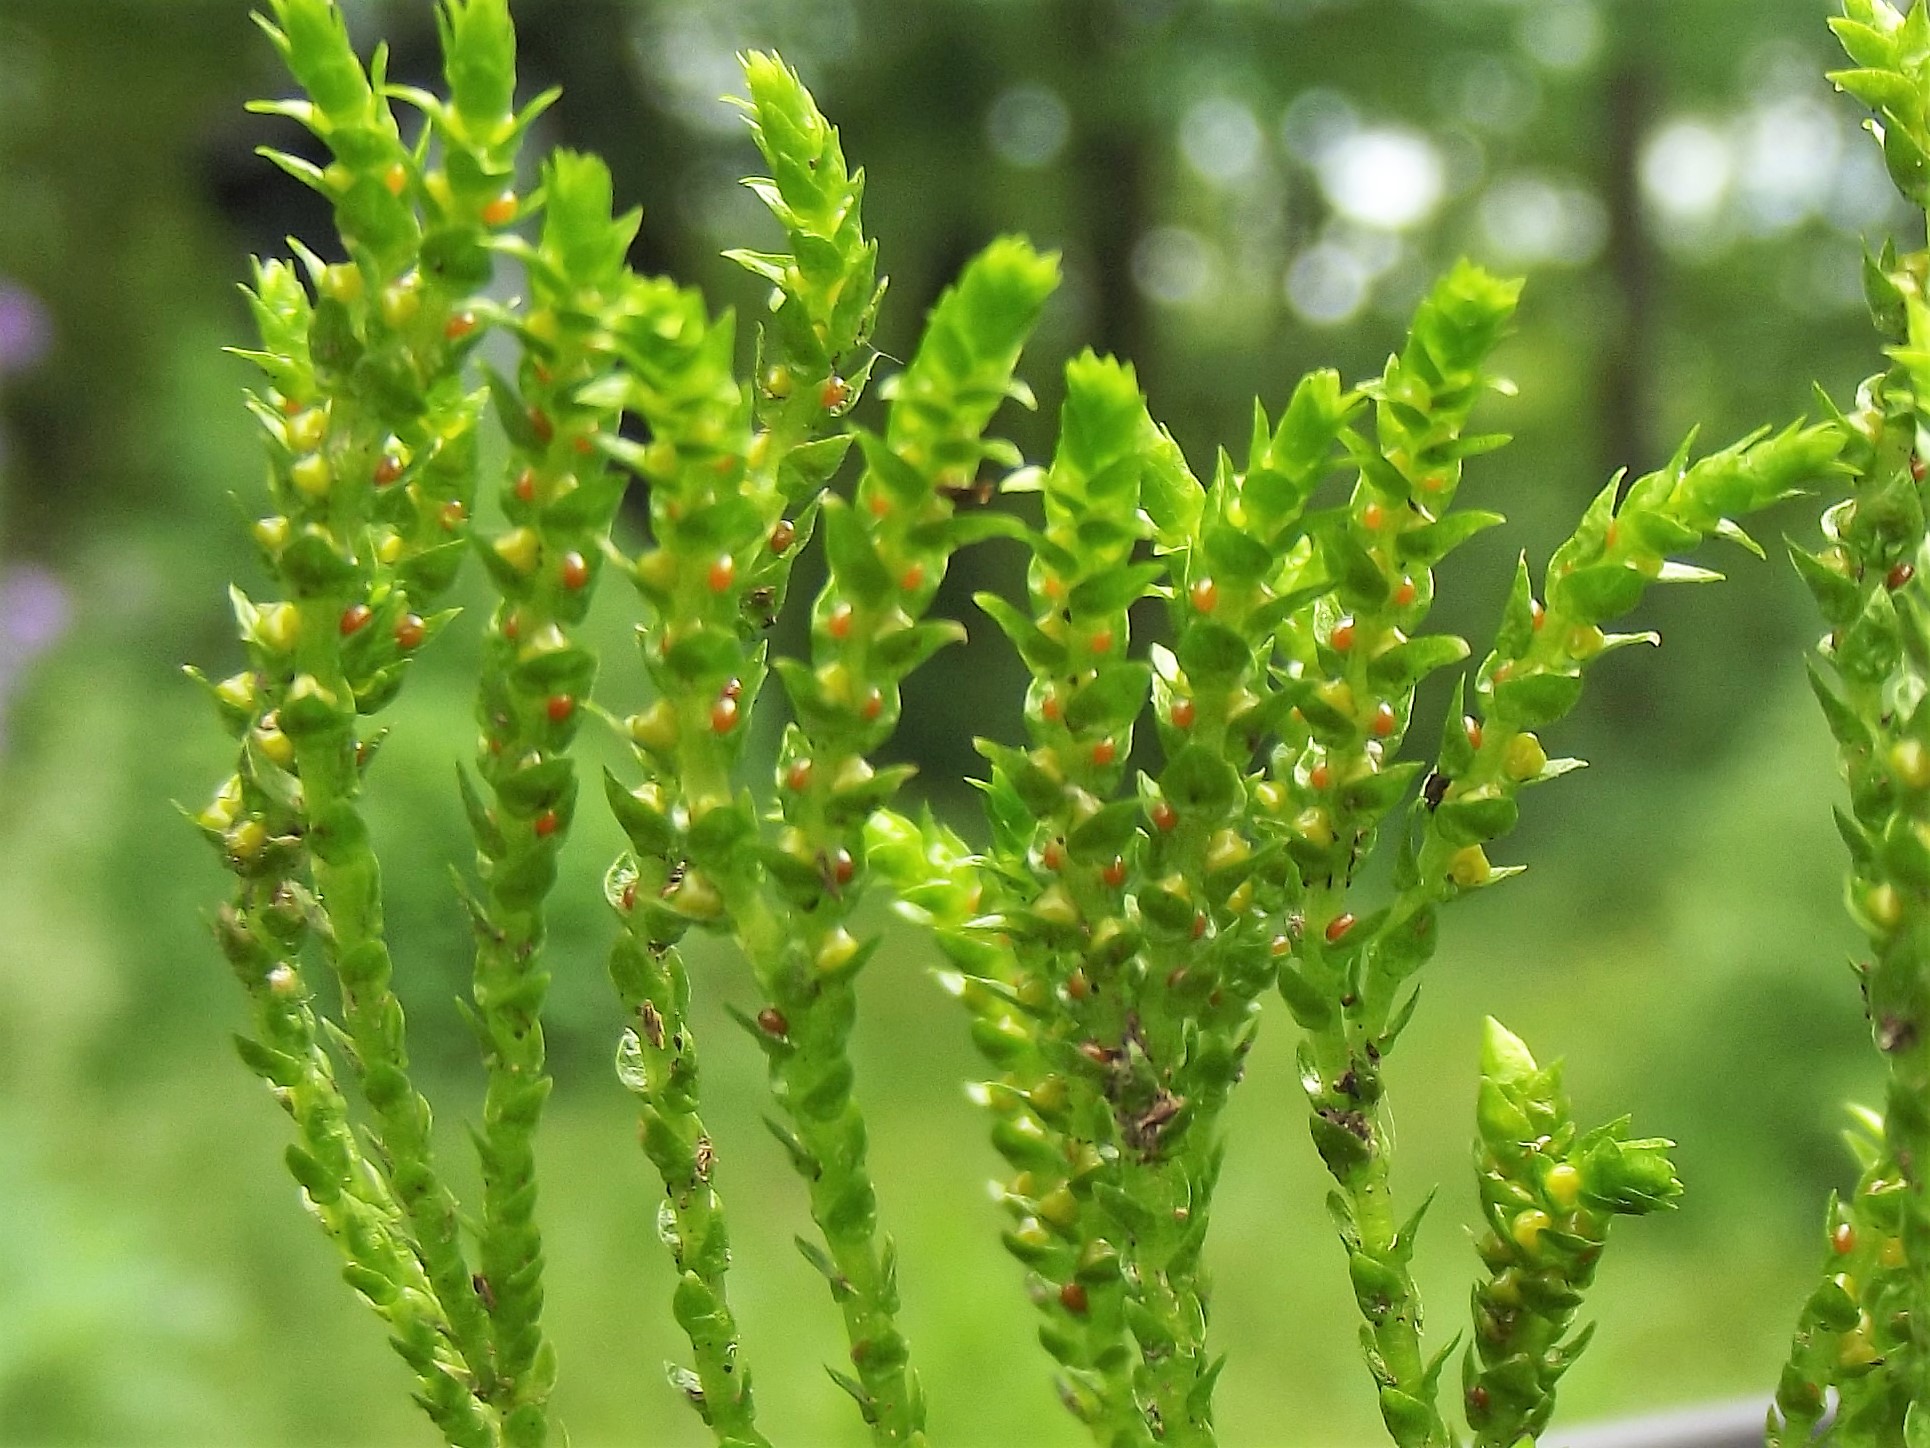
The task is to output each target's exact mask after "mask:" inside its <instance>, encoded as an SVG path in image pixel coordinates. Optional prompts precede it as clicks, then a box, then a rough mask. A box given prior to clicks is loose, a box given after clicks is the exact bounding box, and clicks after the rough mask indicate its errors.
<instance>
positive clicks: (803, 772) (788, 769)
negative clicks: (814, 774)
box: [784, 759, 811, 794]
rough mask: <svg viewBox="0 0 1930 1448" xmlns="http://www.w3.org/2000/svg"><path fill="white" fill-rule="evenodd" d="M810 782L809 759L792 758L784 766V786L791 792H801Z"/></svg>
mask: <svg viewBox="0 0 1930 1448" xmlns="http://www.w3.org/2000/svg"><path fill="white" fill-rule="evenodd" d="M810 784H811V761H810V760H808V759H793V760H792V761H791V762H790V763H789V764H788V765H786V766H785V768H784V787H785V788H786V789H788V790H790V791H791V793H793V794H802V793H804V791H805V790H806V789H808V788H809V787H810Z"/></svg>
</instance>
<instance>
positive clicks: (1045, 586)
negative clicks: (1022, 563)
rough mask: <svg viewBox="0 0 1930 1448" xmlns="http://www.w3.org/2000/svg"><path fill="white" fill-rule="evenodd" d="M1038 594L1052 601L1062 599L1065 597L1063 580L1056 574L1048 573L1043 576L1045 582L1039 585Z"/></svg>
mask: <svg viewBox="0 0 1930 1448" xmlns="http://www.w3.org/2000/svg"><path fill="white" fill-rule="evenodd" d="M1039 592H1041V593H1043V594H1044V595H1045V596H1046V597H1047V598H1050V599H1054V600H1057V599H1061V598H1064V597H1065V596H1066V585H1065V580H1064V579H1063V578H1061V577H1059V575H1058V574H1056V573H1048V574H1046V576H1045V582H1044V583H1041V584H1040V585H1039Z"/></svg>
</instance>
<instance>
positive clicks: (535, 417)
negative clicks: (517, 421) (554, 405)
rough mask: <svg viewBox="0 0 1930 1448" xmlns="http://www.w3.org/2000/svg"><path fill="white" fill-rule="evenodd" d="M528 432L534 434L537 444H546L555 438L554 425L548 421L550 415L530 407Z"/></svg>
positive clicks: (537, 408) (538, 408) (540, 409)
mask: <svg viewBox="0 0 1930 1448" xmlns="http://www.w3.org/2000/svg"><path fill="white" fill-rule="evenodd" d="M529 430H530V431H531V432H533V433H535V434H536V440H537V441H538V442H544V443H547V442H549V441H550V440H551V439H552V438H554V437H555V436H556V424H555V423H553V422H551V421H550V415H549V414H548V413H547V412H545V411H543V409H542V408H540V407H532V408H531V409H530V410H529Z"/></svg>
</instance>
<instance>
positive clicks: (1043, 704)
mask: <svg viewBox="0 0 1930 1448" xmlns="http://www.w3.org/2000/svg"><path fill="white" fill-rule="evenodd" d="M1064 713H1065V710H1064V709H1063V708H1062V707H1061V706H1060V704H1059V696H1058V695H1057V694H1047V695H1046V696H1045V697H1044V698H1043V699H1041V700H1039V717H1040V718H1041V719H1043V720H1045V722H1046V723H1048V724H1057V723H1058V722H1059V718H1060V716H1061V715H1062V714H1064Z"/></svg>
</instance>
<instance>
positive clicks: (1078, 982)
mask: <svg viewBox="0 0 1930 1448" xmlns="http://www.w3.org/2000/svg"><path fill="white" fill-rule="evenodd" d="M1091 994H1092V982H1091V981H1089V980H1087V979H1086V973H1085V972H1084V971H1083V970H1075V971H1073V972H1072V974H1071V975H1069V976H1067V977H1066V995H1067V996H1068V997H1070V998H1071V999H1072V1000H1075V1001H1082V1000H1084V999H1085V998H1086V997H1087V996H1089V995H1091Z"/></svg>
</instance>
